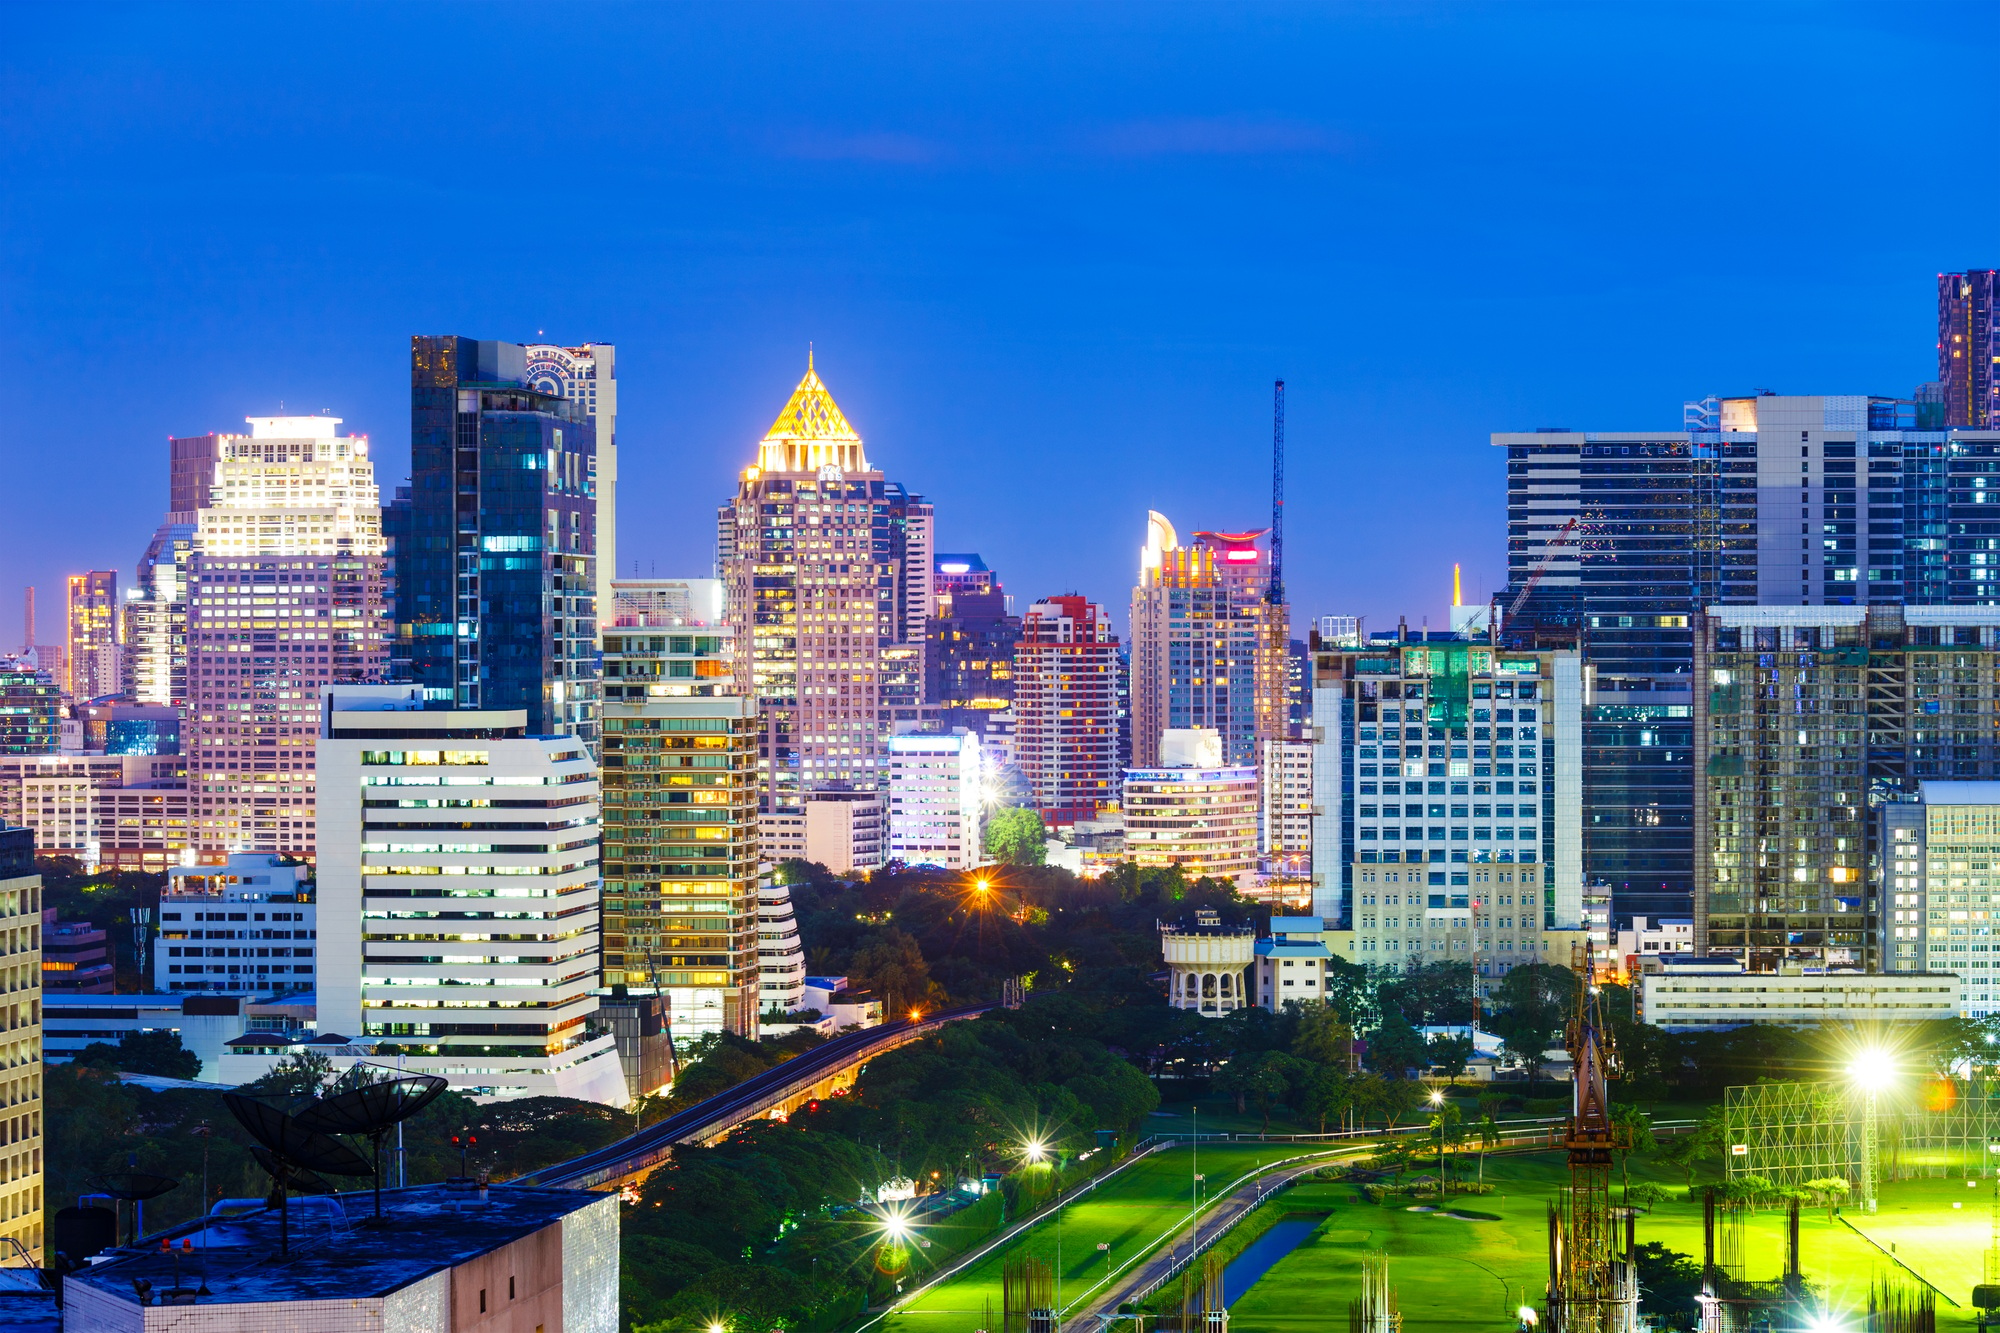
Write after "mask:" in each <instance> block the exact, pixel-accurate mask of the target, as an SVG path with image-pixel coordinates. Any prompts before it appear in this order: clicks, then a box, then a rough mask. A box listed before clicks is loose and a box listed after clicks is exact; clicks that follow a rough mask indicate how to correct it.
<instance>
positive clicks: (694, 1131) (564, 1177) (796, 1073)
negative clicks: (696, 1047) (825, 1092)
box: [509, 1004, 1000, 1189]
mask: <svg viewBox="0 0 2000 1333" xmlns="http://www.w3.org/2000/svg"><path fill="white" fill-rule="evenodd" d="M999 1007H1000V1006H999V1005H997V1004H970V1005H965V1006H962V1007H961V1008H957V1009H941V1010H939V1011H938V1012H937V1013H935V1014H931V1015H929V1016H928V1017H925V1018H920V1019H918V1020H916V1021H915V1022H911V1021H909V1020H908V1019H904V1020H902V1021H901V1022H897V1023H885V1024H883V1025H882V1026H881V1027H873V1028H864V1029H863V1030H862V1031H860V1032H850V1033H848V1034H847V1035H845V1036H841V1037H835V1038H833V1039H832V1040H831V1041H828V1042H824V1043H822V1044H821V1045H818V1046H815V1047H813V1048H812V1049H811V1050H810V1051H807V1052H806V1053H805V1054H803V1055H795V1056H793V1057H792V1058H791V1059H789V1060H787V1061H785V1062H784V1063H783V1064H781V1065H777V1066H776V1067H774V1068H771V1069H767V1070H765V1071H764V1072H763V1073H761V1074H759V1075H757V1076H756V1077H755V1078H751V1079H746V1080H745V1081H743V1082H742V1083H738V1084H737V1085H736V1086H735V1087H733V1088H728V1089H725V1090H724V1091H722V1092H719V1093H717V1094H716V1095H715V1096H713V1097H711V1098H709V1099H708V1100H707V1101H705V1102H701V1103H698V1104H697V1105H694V1106H690V1107H689V1108H688V1109H687V1110H685V1111H680V1112H677V1113H676V1114H674V1115H670V1116H668V1117H667V1118H666V1119H665V1120H662V1121H660V1122H658V1123H657V1124H652V1125H648V1126H646V1128H644V1129H642V1130H640V1131H639V1132H638V1133H636V1134H633V1135H630V1136H628V1137H626V1138H622V1139H620V1140H618V1142H616V1143H612V1144H607V1145H605V1146H604V1147H602V1148H599V1149H597V1150H596V1151H595V1152H587V1153H585V1154H584V1155H583V1156H581V1157H574V1158H571V1159H570V1160H569V1161H567V1162H558V1163H556V1164H555V1165H554V1166H547V1167H543V1168H542V1169H541V1170H540V1171H534V1172H530V1173H529V1174H528V1175H525V1176H521V1177H519V1178H518V1179H516V1180H513V1181H510V1182H509V1183H510V1184H515V1185H539V1186H544V1187H546V1186H552V1185H568V1186H573V1187H576V1188H581V1189H591V1188H595V1187H597V1186H601V1185H607V1184H610V1183H611V1182H613V1181H617V1180H624V1179H626V1178H627V1177H630V1176H635V1175H638V1174H640V1173H642V1172H645V1171H650V1170H652V1169H653V1168H654V1167H656V1166H658V1165H660V1164H661V1163H662V1162H664V1161H666V1160H667V1159H668V1158H669V1157H670V1156H672V1155H673V1150H674V1147H675V1145H677V1144H683V1143H702V1142H705V1141H706V1140H708V1139H711V1138H713V1137H715V1136H716V1135H717V1134H719V1133H721V1132H722V1131H724V1130H726V1129H729V1128H731V1127H732V1126H735V1125H740V1124H742V1123H743V1122H744V1121H746V1120H749V1119H751V1118H752V1117H754V1116H756V1115H758V1114H760V1113H762V1112H764V1111H768V1110H770V1109H771V1108H772V1107H773V1106H778V1105H781V1104H782V1103H784V1102H785V1101H786V1100H787V1099H788V1098H790V1097H793V1096H795V1095H797V1093H798V1092H799V1091H800V1090H801V1089H803V1088H809V1087H811V1086H812V1085H813V1084H815V1083H818V1082H819V1081H820V1080H822V1079H824V1078H826V1077H827V1076H828V1075H830V1074H835V1073H838V1072H840V1071H841V1070H843V1069H847V1068H850V1067H852V1066H855V1065H860V1064H865V1063H866V1062H867V1061H869V1060H871V1059H873V1058H874V1057H875V1056H877V1055H880V1054H882V1053H883V1052H884V1051H890V1050H894V1049H895V1048H896V1047H898V1046H903V1045H907V1044H908V1043H909V1042H911V1041H914V1040H916V1039H917V1038H918V1037H920V1036H923V1035H924V1034H925V1033H927V1032H935V1031H936V1030H938V1029H939V1028H941V1027H943V1026H944V1025H945V1024H946V1023H955V1022H958V1021H960V1020H961V1019H967V1018H977V1017H979V1016H980V1015H981V1014H983V1013H986V1012H987V1011H989V1010H992V1009H998V1008H999Z"/></svg>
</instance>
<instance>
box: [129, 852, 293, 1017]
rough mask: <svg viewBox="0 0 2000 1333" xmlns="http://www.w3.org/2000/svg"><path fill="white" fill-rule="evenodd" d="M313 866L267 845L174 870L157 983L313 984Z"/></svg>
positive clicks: (199, 986)
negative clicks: (292, 862)
mask: <svg viewBox="0 0 2000 1333" xmlns="http://www.w3.org/2000/svg"><path fill="white" fill-rule="evenodd" d="M309 874H310V872H309V871H308V870H307V868H306V867H304V866H298V865H286V864H285V863H284V862H283V861H282V860H280V859H279V858H278V857H276V856H272V855H269V854H268V853H264V852H236V853H233V854H232V855H231V856H230V858H229V860H228V861H227V862H226V863H225V864H223V865H219V866H179V867H176V868H175V869H173V870H170V871H168V872H167V891H166V892H165V893H163V894H161V895H160V937H159V940H158V942H157V943H156V944H155V946H154V949H153V989H154V990H157V991H160V992H162V993H171V992H174V991H234V992H245V993H250V994H258V995H262V994H267V993H273V992H275V993H283V992H287V991H305V990H311V989H313V986H314V977H315V972H314V966H315V961H316V960H315V957H314V955H315V954H316V952H317V949H318V939H317V936H318V934H319V921H318V911H319V909H318V908H317V907H316V906H315V905H314V903H313V901H312V881H311V880H310V878H309Z"/></svg>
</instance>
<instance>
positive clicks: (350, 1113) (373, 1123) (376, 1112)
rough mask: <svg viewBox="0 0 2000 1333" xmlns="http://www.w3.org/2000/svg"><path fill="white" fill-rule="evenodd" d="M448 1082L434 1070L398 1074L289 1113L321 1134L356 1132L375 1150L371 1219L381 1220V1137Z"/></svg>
mask: <svg viewBox="0 0 2000 1333" xmlns="http://www.w3.org/2000/svg"><path fill="white" fill-rule="evenodd" d="M449 1086H451V1085H450V1084H449V1083H447V1082H446V1081H445V1080H444V1079H441V1078H439V1077H438V1076H437V1075H435V1074H398V1075H396V1076H395V1077H394V1078H385V1079H383V1080H381V1081H380V1082H379V1083H364V1084H362V1085H361V1086H359V1087H356V1088H350V1089H349V1090H347V1091H346V1092H342V1093H337V1094H335V1095H334V1096H332V1097H322V1098H321V1099H320V1100H318V1101H316V1102H314V1103H312V1104H311V1105H310V1106H307V1107H306V1108H304V1109H303V1110H301V1111H300V1112H299V1113H298V1114H297V1115H295V1116H293V1117H292V1120H293V1122H294V1123H295V1124H297V1125H299V1126H300V1127H302V1128H305V1129H309V1130H316V1131H318V1132H320V1133H323V1134H360V1135H363V1136H365V1137H366V1138H367V1139H368V1142H369V1143H370V1144H371V1145H372V1146H373V1148H374V1152H375V1221H376V1223H377V1224H380V1222H381V1220H382V1141H383V1140H384V1139H385V1138H387V1137H388V1134H389V1131H390V1130H391V1129H393V1128H395V1127H396V1125H398V1124H400V1123H401V1122H402V1121H405V1120H408V1119H409V1118H410V1117H411V1116H413V1115H415V1114H416V1113H417V1112H419V1111H421V1110H423V1109H424V1108H425V1107H426V1106H428V1105H430V1104H431V1102H433V1101H435V1100H436V1099H437V1096H438V1094H439V1093H441V1092H443V1091H444V1090H445V1089H446V1088H447V1087H449Z"/></svg>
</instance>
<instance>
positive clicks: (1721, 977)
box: [1639, 956, 1965, 1031]
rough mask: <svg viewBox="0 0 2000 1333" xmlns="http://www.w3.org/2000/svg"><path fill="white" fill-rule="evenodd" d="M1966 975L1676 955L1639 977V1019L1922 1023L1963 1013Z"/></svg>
mask: <svg viewBox="0 0 2000 1333" xmlns="http://www.w3.org/2000/svg"><path fill="white" fill-rule="evenodd" d="M1964 1007H1965V982H1964V981H1963V980H1961V979H1960V978H1958V977H1956V976H1954V975H1952V974H1950V973H1948V972H1947V973H1939V972H1929V973H1910V972H1891V973H1863V972H1845V971H1838V970H1836V971H1796V972H1745V971H1744V970H1743V967H1742V964H1740V963H1738V962H1737V961H1736V960H1735V959H1733V958H1710V957H1699V958H1697V957H1692V956H1690V957H1686V958H1669V959H1666V960H1664V965H1663V967H1662V968H1661V970H1660V971H1658V972H1649V973H1646V974H1645V975H1644V976H1642V977H1640V978H1639V1019H1640V1021H1641V1022H1645V1023H1650V1024H1652V1025H1653V1026H1654V1027H1659V1028H1665V1029H1667V1030H1668V1031H1712V1030H1715V1029H1719V1028H1734V1027H1742V1026H1744V1025H1745V1024H1748V1023H1781V1024H1792V1025H1795V1024H1803V1023H1871V1024H1879V1023H1916V1022H1923V1021H1926V1020H1930V1019H1944V1018H1956V1017H1958V1016H1959V1014H1960V1012H1961V1011H1962V1010H1963V1009H1964Z"/></svg>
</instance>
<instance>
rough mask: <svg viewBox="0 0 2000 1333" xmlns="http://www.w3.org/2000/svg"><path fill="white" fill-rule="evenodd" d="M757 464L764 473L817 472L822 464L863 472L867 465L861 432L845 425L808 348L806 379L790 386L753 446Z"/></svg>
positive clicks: (823, 465)
mask: <svg viewBox="0 0 2000 1333" xmlns="http://www.w3.org/2000/svg"><path fill="white" fill-rule="evenodd" d="M757 466H758V467H759V468H760V469H762V470H763V471H765V472H816V471H819V470H820V469H822V468H826V467H833V468H837V469H840V470H842V471H848V472H855V471H864V472H865V471H866V470H867V468H868V460H867V458H866V456H865V455H864V454H863V452H862V448H861V436H860V435H859V434H858V433H857V432H856V431H855V429H854V427H852V426H850V425H848V424H847V418H846V417H845V416H844V415H842V413H841V410H840V405H839V404H838V403H835V402H834V401H833V394H831V393H830V392H828V390H827V387H826V384H825V382H824V381H822V380H821V379H820V377H819V372H818V371H816V370H815V369H813V360H812V353H811V352H810V351H808V352H807V353H806V374H805V378H804V379H802V380H800V381H799V386H798V388H796V389H793V390H792V396H791V398H790V400H788V401H787V402H786V403H785V410H784V411H782V412H780V413H778V419H777V420H776V421H774V422H772V423H771V429H770V430H768V431H766V432H765V433H764V439H763V443H762V444H761V445H759V446H758V449H757Z"/></svg>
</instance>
